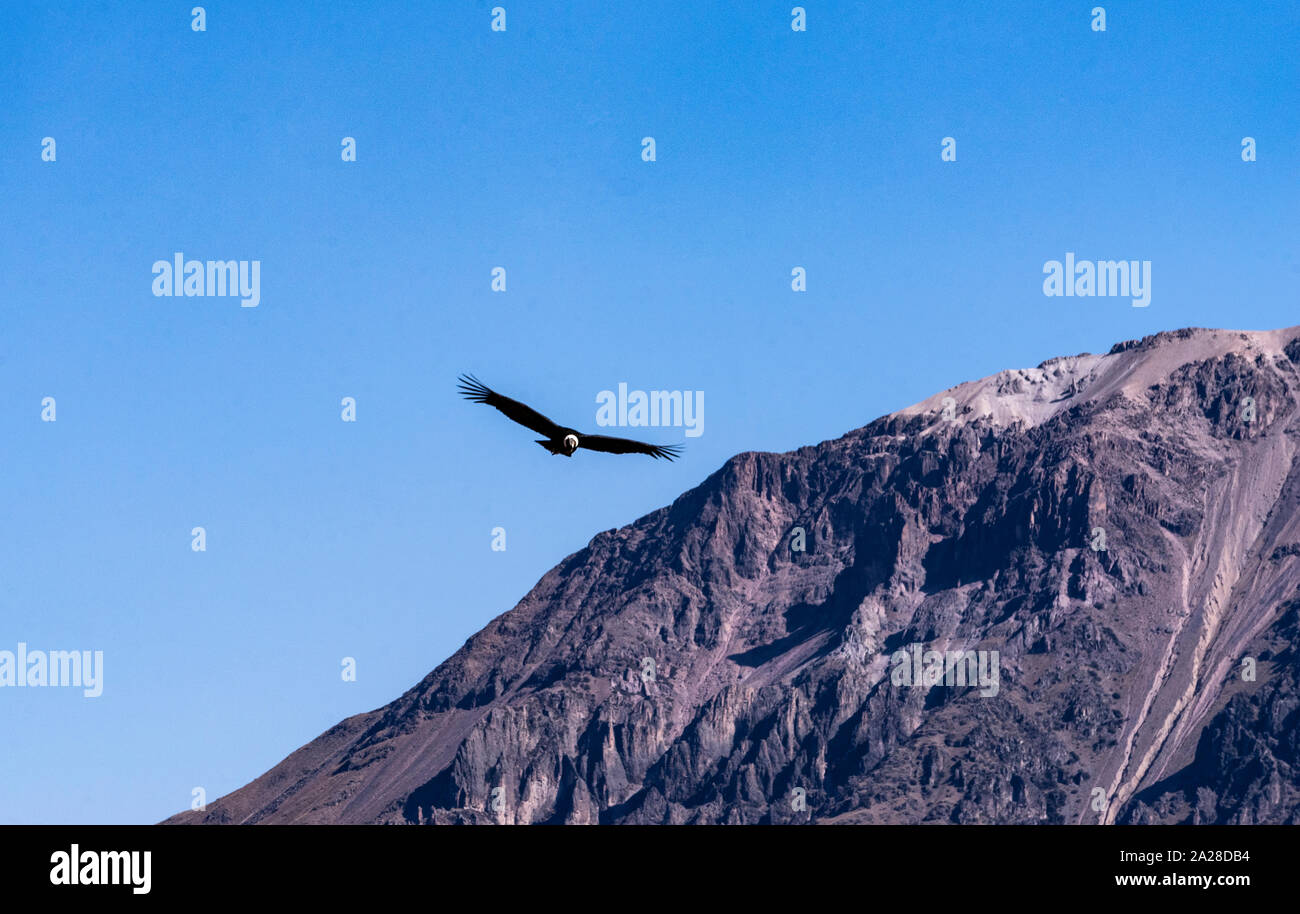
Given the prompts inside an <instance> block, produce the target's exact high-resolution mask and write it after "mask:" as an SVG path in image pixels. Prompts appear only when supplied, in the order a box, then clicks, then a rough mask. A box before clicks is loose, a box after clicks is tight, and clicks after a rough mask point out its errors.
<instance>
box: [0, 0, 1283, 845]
mask: <svg viewBox="0 0 1300 914" xmlns="http://www.w3.org/2000/svg"><path fill="white" fill-rule="evenodd" d="M1101 2H1102V0H1098V2H1083V3H1074V2H1061V0H1053V2H1050V3H1049V2H1045V0H1027V2H1012V0H1007V2H996V3H979V4H972V3H957V2H929V3H925V2H916V0H906V2H903V0H899V2H889V0H881V2H878V3H872V4H862V3H819V2H811V3H806V4H805V7H806V8H807V11H808V12H807V22H808V30H807V31H806V32H804V33H796V32H793V31H792V30H791V28H790V18H791V17H790V9H791V7H792V6H793V4H792V3H755V4H743V5H742V4H734V3H730V2H695V3H690V4H685V3H678V4H659V3H645V4H610V3H589V2H571V3H566V4H543V3H537V2H519V3H516V2H510V0H503V5H504V6H505V7H506V9H507V28H506V31H505V32H504V33H494V32H493V31H491V29H490V27H489V26H490V22H491V14H490V9H491V7H492V6H493V5H496V4H495V3H482V2H480V3H457V4H430V5H429V11H427V12H420V11H416V10H415V9H414V8H413V7H414V5H412V4H409V3H400V4H399V3H365V4H347V5H343V4H338V5H336V6H337V7H338V8H337V9H330V10H315V9H312V8H310V7H309V6H307V5H300V4H293V5H290V4H282V5H281V4H273V3H213V4H207V5H206V13H207V17H206V18H207V21H206V25H207V30H206V31H205V32H201V33H196V32H194V31H192V30H191V27H190V15H189V9H190V7H191V6H193V5H194V4H192V3H184V4H178V3H145V2H122V3H111V2H109V3H70V4H59V5H57V6H54V5H49V6H52V7H53V8H50V9H46V8H44V7H45V6H47V5H46V4H32V5H26V4H22V5H20V4H17V3H6V4H3V6H0V52H2V53H0V150H2V152H0V154H2V156H3V162H2V165H3V167H0V200H2V201H3V211H4V216H5V218H4V219H2V220H0V330H2V331H3V332H2V333H0V465H2V466H3V468H4V481H3V484H0V518H3V522H0V650H5V649H8V650H11V651H12V650H15V649H16V645H17V643H18V642H20V641H22V642H25V643H27V644H28V645H29V646H30V648H32V649H46V650H56V649H60V650H62V649H66V650H72V649H77V650H83V649H84V650H102V651H104V655H105V659H104V694H103V695H102V696H101V697H99V698H96V699H87V698H83V697H82V696H81V693H80V691H79V690H76V689H54V688H47V689H30V688H25V689H13V688H3V689H0V740H3V742H4V751H3V752H0V822H53V823H62V822H150V821H156V820H158V819H161V818H163V817H165V816H167V815H169V814H171V813H173V812H176V811H179V810H181V809H185V808H188V807H189V804H190V798H191V791H192V790H193V788H194V787H197V786H201V787H203V788H204V789H205V790H206V792H207V796H208V798H209V799H215V798H216V797H217V796H219V795H221V794H224V793H226V792H228V791H230V790H231V789H234V788H236V787H238V786H240V785H242V784H244V783H245V782H247V781H248V780H250V779H252V778H254V777H256V776H257V775H259V774H261V773H262V772H263V771H265V770H266V769H267V768H269V767H270V766H272V765H273V764H275V763H276V762H278V761H279V760H280V759H282V758H283V757H284V756H285V755H287V754H288V753H290V752H292V751H293V750H294V749H296V748H297V747H299V746H300V745H302V744H303V743H305V742H307V741H309V740H311V739H313V738H314V737H316V736H317V735H318V734H320V733H321V732H322V731H324V730H325V729H327V728H328V727H330V726H331V725H333V724H334V723H336V722H337V721H339V720H340V719H342V718H343V717H346V716H348V715H351V714H355V713H358V712H362V711H367V710H370V709H372V708H375V707H378V706H380V705H383V704H385V703H386V702H388V701H390V700H392V699H393V698H395V697H396V696H397V695H399V694H400V693H401V692H403V691H404V690H405V689H407V688H409V687H410V686H411V685H413V684H414V683H415V682H417V681H418V680H419V679H420V678H421V677H423V676H424V675H425V674H426V673H427V672H428V671H429V670H431V669H432V668H433V667H435V666H436V665H437V664H438V663H440V662H441V661H442V660H444V659H446V657H448V656H449V655H450V654H451V653H452V652H453V651H455V650H456V649H457V648H458V647H459V646H460V645H461V644H462V643H463V642H464V640H465V639H466V638H467V637H468V636H469V635H471V634H472V633H474V632H475V631H477V630H478V629H480V628H481V627H482V626H483V625H484V624H486V623H487V622H488V621H489V620H490V619H492V618H493V617H494V616H496V615H498V614H499V613H501V612H504V611H506V610H508V609H509V608H510V607H511V606H513V605H514V604H515V603H516V602H517V601H518V600H519V598H520V597H522V596H523V595H524V594H525V593H526V592H527V590H528V589H529V588H530V587H531V586H532V585H533V583H535V581H536V580H537V579H538V578H539V577H540V576H541V575H542V574H543V573H544V572H545V571H546V570H547V569H549V568H550V567H551V566H552V565H554V564H555V563H556V562H557V561H559V560H560V559H562V558H563V557H564V556H566V555H568V554H570V553H572V552H574V551H576V550H578V549H580V548H582V547H583V546H584V545H585V544H586V543H587V542H588V541H589V540H590V538H591V537H592V536H593V535H594V534H595V533H597V532H599V531H601V530H606V529H609V528H612V527H617V526H621V525H624V524H627V523H630V522H631V521H633V520H635V519H636V518H637V517H639V516H641V515H643V514H645V513H646V512H648V511H651V510H653V509H655V508H658V507H660V506H662V505H664V504H667V503H669V502H671V501H672V500H673V499H674V498H675V497H676V496H677V495H678V494H680V493H681V492H682V491H684V490H686V489H688V488H690V487H691V486H694V485H696V484H697V483H698V482H700V481H701V480H702V479H704V478H705V477H706V476H707V475H709V474H710V473H711V472H713V471H714V470H715V469H717V467H718V466H719V465H720V464H721V463H722V462H723V461H725V460H726V459H727V458H728V457H730V456H731V455H733V454H735V453H738V452H741V451H746V450H768V451H784V450H789V449H792V448H796V447H799V446H801V445H805V444H813V443H816V442H819V441H822V440H825V439H828V438H834V437H838V436H839V435H841V434H843V433H844V432H847V431H849V430H851V429H854V428H857V427H860V426H862V425H864V424H866V423H867V422H869V421H871V420H872V419H874V418H876V417H878V416H880V415H882V414H884V413H887V412H891V411H893V410H895V409H899V408H901V407H904V406H906V405H909V404H911V403H913V402H915V401H918V400H920V399H923V398H924V397H926V396H929V395H930V394H932V393H934V392H936V391H938V390H941V389H943V388H946V387H948V386H951V385H953V384H956V383H958V382H961V381H963V380H968V379H971V378H976V377H981V376H984V375H988V374H992V373H994V372H996V371H998V370H1001V369H1003V368H1010V367H1025V366H1030V365H1035V364H1038V363H1039V362H1041V361H1042V360H1044V359H1046V358H1049V357H1052V356H1057V355H1068V354H1074V353H1078V352H1083V351H1091V352H1098V351H1105V350H1106V349H1108V348H1109V347H1110V346H1111V345H1112V344H1113V343H1115V342H1116V341H1119V340H1124V339H1131V338H1135V337H1140V336H1143V335H1146V334H1149V333H1153V332H1156V331H1159V330H1165V329H1173V328H1177V327H1183V326H1211V327H1235V328H1244V329H1263V328H1271V327H1281V326H1290V325H1294V324H1297V323H1300V309H1297V307H1296V306H1297V292H1296V290H1297V283H1298V282H1300V245H1298V243H1297V242H1298V241H1300V232H1298V231H1297V213H1300V200H1298V199H1297V198H1298V197H1300V192H1298V190H1297V188H1298V187H1300V184H1298V182H1297V175H1298V171H1297V147H1300V128H1298V126H1297V123H1298V117H1297V112H1298V111H1300V105H1297V101H1300V98H1298V96H1300V91H1298V88H1297V87H1300V72H1298V70H1300V64H1298V63H1297V61H1298V60H1300V58H1298V57H1297V55H1296V54H1295V48H1296V47H1297V46H1298V45H1300V6H1298V5H1297V4H1295V3H1294V2H1291V0H1285V2H1272V3H1270V2H1243V3H1231V4H1229V3H1210V2H1203V3H1197V2H1187V3H1139V2H1104V3H1103V5H1104V6H1105V8H1106V11H1107V30H1106V32H1105V33H1096V32H1094V31H1093V30H1092V29H1091V28H1090V15H1089V11H1090V9H1091V8H1092V7H1093V6H1094V5H1098V3H1101ZM47 136H50V137H53V138H55V141H56V143H57V147H56V150H57V159H56V161H54V162H44V161H42V159H41V142H42V138H43V137H47ZM345 136H351V137H355V138H356V142H357V161H356V162H355V163H345V162H342V161H341V159H340V141H341V139H342V138H343V137H345ZM645 136H653V137H654V138H655V141H656V155H657V158H656V161H655V162H653V163H647V162H644V161H642V158H641V140H642V138H643V137H645ZM945 136H952V137H954V138H955V139H956V141H957V153H958V155H957V161H956V162H951V163H946V162H942V161H941V160H940V141H941V139H942V138H943V137H945ZM1245 136H1252V137H1255V139H1256V142H1257V148H1258V161H1256V162H1253V163H1245V162H1243V161H1242V159H1241V155H1240V150H1241V140H1242V138H1243V137H1245ZM177 251H182V252H184V253H185V254H186V256H187V257H194V258H198V259H221V260H225V259H248V260H254V259H255V260H260V261H261V264H262V266H261V303H260V305H259V306H258V307H257V308H247V309H245V308H241V307H239V303H238V301H237V300H236V299H232V298H219V297H206V298H199V297H190V298H175V297H173V298H168V297H155V296H154V295H152V293H151V283H152V281H153V275H152V272H151V266H152V264H153V263H154V261H156V260H160V259H162V260H168V259H170V258H171V257H172V255H173V254H174V253H175V252H177ZM1067 251H1073V252H1075V253H1076V255H1077V256H1078V257H1079V258H1081V259H1083V258H1088V259H1098V260H1100V259H1132V260H1150V261H1151V262H1152V285H1153V294H1152V303H1151V306H1150V307H1148V308H1145V309H1140V308H1133V307H1131V305H1130V304H1129V301H1128V300H1127V299H1122V298H1047V297H1045V296H1044V295H1043V293H1042V267H1043V264H1044V262H1045V261H1048V260H1052V259H1061V258H1062V257H1063V256H1064V254H1065V253H1066V252H1067ZM496 266H503V267H505V268H506V270H507V291H506V292H505V293H494V292H492V291H491V289H490V271H491V270H492V268H493V267H496ZM796 266H802V267H804V268H805V269H806V270H807V277H808V279H807V291H806V292H803V293H796V292H793V291H792V290H791V288H790V280H791V273H790V271H791V269H792V268H793V267H796ZM462 371H472V372H474V373H476V374H477V375H478V376H479V377H480V378H481V379H482V380H483V381H485V382H486V383H488V384H489V385H491V386H493V387H494V388H496V389H497V390H500V391H502V392H504V393H506V394H510V395H513V396H516V397H519V398H521V399H524V400H526V401H527V402H529V403H531V404H532V405H534V406H536V407H537V408H539V409H541V410H542V411H543V412H545V413H547V414H548V415H550V416H552V417H553V418H555V419H557V420H559V421H561V422H564V423H567V424H571V425H574V426H576V427H578V428H590V429H592V430H595V428H594V418H595V410H596V402H595V398H596V395H597V393H598V392H599V391H601V390H605V389H614V388H616V387H617V385H618V384H619V382H626V383H627V384H628V386H629V387H630V388H634V389H635V388H640V389H671V390H701V391H704V392H705V415H704V419H705V424H704V434H703V435H702V436H701V437H698V438H685V437H684V436H683V430H682V429H680V428H662V429H630V430H626V432H625V433H626V434H629V435H635V436H639V437H643V438H645V439H647V440H651V441H654V442H656V443H661V444H667V443H684V444H685V445H686V454H685V456H684V459H682V460H681V461H679V462H677V463H673V464H667V463H664V462H662V461H653V460H650V459H648V458H644V457H615V456H610V455H603V454H592V453H583V452H579V453H578V455H577V456H576V457H575V458H573V459H565V458H562V457H552V456H550V455H548V454H546V453H544V452H543V451H542V450H541V448H539V447H537V446H536V445H535V444H533V443H532V441H533V439H534V438H535V437H536V436H535V435H533V434H532V433H530V432H528V431H527V430H525V429H522V428H519V427H517V426H514V425H512V424H511V423H510V422H508V421H507V420H506V419H505V418H503V417H501V416H500V415H498V414H496V413H495V412H493V411H491V410H489V409H486V408H484V407H482V406H475V405H472V404H469V403H466V402H464V401H463V400H460V399H459V398H458V397H457V395H456V392H455V377H456V375H457V374H459V373H460V372H462ZM345 396H351V397H355V398H356V401H357V422H355V423H344V422H342V421H341V420H340V409H341V407H340V400H341V399H342V398H343V397H345ZM44 397H55V398H56V402H57V421H56V422H54V423H47V422H42V421H41V416H40V414H41V401H42V398H44ZM194 526H203V527H204V528H205V529H206V531H207V551H206V552H203V553H195V552H193V551H192V550H191V548H190V530H191V528H192V527H194ZM497 526H501V527H504V528H505V529H506V533H507V548H506V551H505V552H494V551H492V550H491V548H490V542H491V530H492V528H494V527H497ZM345 656H350V657H355V658H356V661H357V671H358V679H357V681H356V682H344V681H342V679H341V676H340V663H341V658H343V657H345ZM431 774H432V772H431Z"/></svg>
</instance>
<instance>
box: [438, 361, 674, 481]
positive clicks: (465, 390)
mask: <svg viewBox="0 0 1300 914" xmlns="http://www.w3.org/2000/svg"><path fill="white" fill-rule="evenodd" d="M458 380H459V381H460V393H461V396H463V397H464V398H465V399H466V400H473V401H474V402H475V403H486V404H487V405H488V406H494V407H496V408H497V409H498V410H500V411H501V412H503V413H505V415H506V417H507V418H510V419H513V420H514V421H516V422H518V423H519V424H520V425H522V426H524V427H526V428H531V429H532V430H533V431H535V432H537V434H539V435H545V436H546V437H545V438H542V439H540V440H539V441H538V442H537V443H538V444H540V445H541V446H542V447H544V448H546V449H547V450H548V451H550V452H551V453H552V454H563V455H564V456H565V457H572V456H573V452H574V451H576V450H577V449H578V448H580V447H582V448H586V449H587V450H589V451H604V452H605V453H606V454H649V455H650V456H651V457H653V458H655V459H656V460H658V459H659V458H660V457H662V458H664V459H665V460H672V459H674V458H676V457H680V456H681V450H682V448H681V445H679V444H663V445H661V444H646V443H645V442H643V441H633V440H631V439H630V438H611V437H610V436H609V435H586V434H581V433H579V432H578V431H576V430H575V429H571V428H566V427H565V426H563V425H556V424H555V423H554V422H552V421H551V420H550V419H548V418H546V417H545V416H543V415H542V414H541V413H539V412H538V411H537V410H535V409H533V408H532V407H531V406H526V405H524V404H523V403H520V402H519V401H518V400H511V399H510V398H509V397H503V396H501V394H499V393H497V392H496V391H495V390H492V388H490V387H488V386H487V385H486V384H484V383H483V382H482V381H480V380H479V379H478V378H476V377H474V376H473V375H461V376H460V378H459V379H458Z"/></svg>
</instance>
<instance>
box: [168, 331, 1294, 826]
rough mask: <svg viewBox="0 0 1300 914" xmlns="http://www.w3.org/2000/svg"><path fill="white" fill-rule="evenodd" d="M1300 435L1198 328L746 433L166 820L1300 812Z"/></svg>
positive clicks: (1148, 816)
mask: <svg viewBox="0 0 1300 914" xmlns="http://www.w3.org/2000/svg"><path fill="white" fill-rule="evenodd" d="M1298 442H1300V327H1293V328H1290V329H1287V330H1277V331H1270V332H1237V331H1227V330H1204V329H1188V330H1179V331H1174V332H1169V333H1161V334H1157V335H1155V336H1152V337H1148V338H1146V339H1143V340H1140V341H1133V342H1127V343H1121V344H1119V345H1117V346H1115V347H1114V348H1113V349H1111V351H1110V352H1109V353H1107V354H1106V355H1087V354H1085V355H1078V356H1070V357H1067V358H1057V359H1051V360H1049V361H1047V362H1044V363H1043V364H1041V365H1039V366H1038V367H1037V368H1033V369H1027V370H1015V371H1004V372H1001V373H1000V374H997V375H994V376H992V377H989V378H985V379H983V380H980V381H973V382H970V383H967V384H962V385H960V386H958V387H955V388H952V389H951V390H948V391H945V392H943V393H941V394H937V395H935V396H934V397H931V398H930V399H929V400H926V401H924V402H922V403H919V404H917V405H915V406H912V407H910V408H908V409H904V410H902V411H900V412H897V413H894V414H892V415H889V416H885V417H883V418H880V419H877V420H876V421H875V422H873V423H871V424H870V425H868V426H866V427H865V428H861V429H858V430H857V431H854V432H851V433H849V434H847V435H845V436H844V437H842V438H839V439H838V440H834V441H827V442H824V443H822V444H819V445H817V446H815V447H804V448H801V449H799V450H797V451H793V452H791V453H787V454H767V453H744V454H739V455H737V456H735V457H733V458H732V459H731V460H728V461H727V462H726V464H724V465H723V466H722V468H721V469H719V470H718V471H717V472H715V473H714V474H713V475H712V476H710V477H709V478H708V479H707V480H705V481H704V482H703V483H702V484H701V485H700V486H698V487H697V488H695V489H692V490H691V491H689V492H687V493H685V494H684V495H682V496H681V497H680V498H678V499H677V500H676V501H675V502H674V503H673V504H671V505H669V506H668V507H665V508H662V509H660V510H658V511H655V512H653V513H651V514H649V515H647V516H645V517H643V518H641V519H640V520H638V521H636V522H635V523H633V524H631V525H629V526H627V527H624V528H622V529H620V530H612V531H607V532H605V533H601V534H599V535H597V536H596V537H595V538H594V539H593V540H592V541H591V542H590V544H589V545H588V546H587V547H586V548H585V549H583V550H582V551H580V552H578V553H576V554H574V555H572V556H570V557H568V558H567V559H565V560H564V561H563V562H561V563H560V564H559V565H558V566H556V567H555V568H553V569H552V570H551V571H549V572H548V573H547V574H546V575H545V576H544V577H543V578H542V579H541V581H540V582H538V584H537V585H536V586H535V587H534V588H533V590H532V591H531V592H530V593H529V594H528V595H527V596H525V597H524V599H523V600H522V601H520V603H519V605H517V606H516V607H515V608H514V609H512V610H511V611H510V612H507V613H506V614H504V615H502V616H500V617H498V618H497V619H495V620H494V621H492V622H491V623H490V624H489V625H488V626H487V627H486V628H484V629H483V630H482V631H481V632H479V633H478V634H476V635H475V636H473V637H472V638H470V639H469V640H468V641H467V642H466V643H465V645H464V647H462V648H461V649H460V650H459V651H457V652H456V654H455V655H453V656H452V657H451V658H450V659H448V660H447V661H446V662H444V663H443V664H442V665H440V666H439V667H438V668H437V669H436V670H434V671H433V672H432V673H430V674H429V675H428V676H427V677H426V678H425V679H424V680H423V681H421V682H420V683H419V684H418V685H416V686H415V687H414V688H412V689H411V690H410V691H408V692H407V693H406V694H404V695H402V696H401V697H400V698H398V699H397V700H396V701H394V702H392V703H391V704H389V705H387V706H385V707H383V708H380V709H378V710H376V711H371V712H370V713H367V714H359V715H357V716H355V717H351V718H348V719H347V720H345V721H343V722H342V723H340V724H338V725H337V726H335V727H334V728H332V729H331V730H329V731H327V732H326V733H324V734H323V735H321V736H320V737H319V738H317V739H315V740H313V741H312V742H310V743H308V744H307V745H306V746H303V747H302V748H301V749H299V750H298V751H297V752H295V753H293V754H292V755H290V756H289V757H288V758H286V759H285V760H284V761H283V762H281V763H280V764H278V765H276V766H275V767H274V768H273V769H271V770H270V771H268V772H267V773H266V774H264V775H262V776H261V777H259V778H258V779H256V780H255V781H253V782H251V783H249V784H248V785H246V786H244V787H242V788H240V789H239V790H236V791H235V792H233V793H231V794H229V795H228V796H225V797H222V798H221V799H219V800H217V801H216V802H214V803H212V804H210V805H209V806H208V808H207V809H206V810H205V811H201V812H185V813H182V814H180V815H177V816H175V817H173V818H172V819H169V820H168V821H169V822H174V823H200V822H201V823H233V822H249V823H252V822H268V823H274V822H279V823H288V822H295V823H306V822H322V823H437V824H442V823H488V822H500V823H542V822H550V823H594V822H601V823H768V822H773V823H787V822H840V823H858V822H861V823H902V822H908V823H911V822H957V823H973V822H989V823H1094V822H1104V823H1148V822H1166V823H1175V822H1192V823H1202V822H1207V823H1208V822H1214V823H1256V822H1259V823H1291V824H1297V823H1300V737H1298V736H1297V734H1298V733H1300V727H1297V723H1300V719H1298V718H1300V516H1298V515H1297V510H1296V509H1297V504H1298V503H1300V462H1298V461H1297V459H1296V454H1297V444H1298ZM800 546H802V547H803V548H802V550H801V549H800V548H799V547H800ZM914 645H916V646H919V647H915V648H914V647H913V646H914ZM931 651H934V652H940V653H939V654H936V655H930V654H927V653H926V652H931ZM955 651H963V652H969V653H968V654H967V655H964V656H967V657H971V656H973V657H974V658H975V660H976V663H975V664H974V665H972V666H967V665H966V664H967V661H966V660H962V661H960V662H950V663H949V665H948V666H943V665H941V664H943V662H944V658H945V657H949V656H951V655H948V654H943V653H942V652H955ZM994 652H996V655H995V654H994ZM980 663H983V664H984V666H983V667H982V668H981V667H979V664H980ZM936 664H940V665H938V666H936ZM917 666H919V667H920V668H921V669H922V676H920V677H917V678H916V679H915V680H913V679H912V678H911V676H910V673H911V672H913V671H914V669H915V668H916V667H917ZM926 669H936V670H937V673H936V674H935V675H939V676H941V677H945V678H943V679H941V681H940V682H938V683H937V684H934V683H933V681H932V680H927V679H926V678H925V673H924V670H926ZM958 669H960V670H961V671H962V672H966V671H967V670H970V674H971V675H970V676H969V677H968V678H967V679H966V680H965V682H966V684H964V685H963V684H952V683H953V677H955V673H956V671H957V670H958ZM980 669H982V670H983V671H984V672H985V673H986V674H988V675H987V676H986V677H985V679H983V680H978V679H977V676H976V674H977V671H978V670H980ZM904 673H907V674H909V675H907V676H905V675H904ZM993 673H996V674H997V675H996V679H994V678H993V676H992V674H993Z"/></svg>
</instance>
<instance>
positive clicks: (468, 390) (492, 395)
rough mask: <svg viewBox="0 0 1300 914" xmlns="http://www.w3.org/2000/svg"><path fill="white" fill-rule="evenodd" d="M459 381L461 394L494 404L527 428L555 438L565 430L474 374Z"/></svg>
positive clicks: (463, 376)
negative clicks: (500, 392) (494, 388)
mask: <svg viewBox="0 0 1300 914" xmlns="http://www.w3.org/2000/svg"><path fill="white" fill-rule="evenodd" d="M459 381H460V393H461V396H463V397H464V398H465V399H466V400H473V401H474V402H475V403H486V404H487V405H488V406H494V407H496V408H497V409H499V410H500V411H501V412H503V413H505V414H506V415H507V416H508V417H510V418H511V419H513V420H514V421H516V422H518V423H519V424H520V425H522V426H524V427H525V428H531V429H532V430H533V431H535V432H537V434H539V435H545V436H546V437H547V438H554V437H556V436H557V435H559V434H560V433H561V432H563V431H564V429H562V428H561V427H560V426H558V425H556V424H555V423H554V422H552V421H551V420H550V419H548V418H546V417H545V416H543V415H542V414H541V413H539V412H538V411H537V410H535V409H533V408H532V407H531V406H527V405H525V404H523V403H520V402H519V401H518V400H511V399H510V398H509V397H503V396H501V394H499V393H497V392H496V391H495V390H493V389H492V388H490V387H488V386H487V385H486V384H484V383H483V382H482V381H480V380H479V379H478V378H476V377H474V376H473V375H472V374H470V375H464V374H463V375H461V376H460V378H459Z"/></svg>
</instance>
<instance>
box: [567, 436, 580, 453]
mask: <svg viewBox="0 0 1300 914" xmlns="http://www.w3.org/2000/svg"><path fill="white" fill-rule="evenodd" d="M564 449H565V450H566V451H568V452H569V453H570V454H572V453H573V452H574V451H576V450H577V449H578V436H577V435H574V434H572V433H570V434H568V435H565V436H564Z"/></svg>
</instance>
